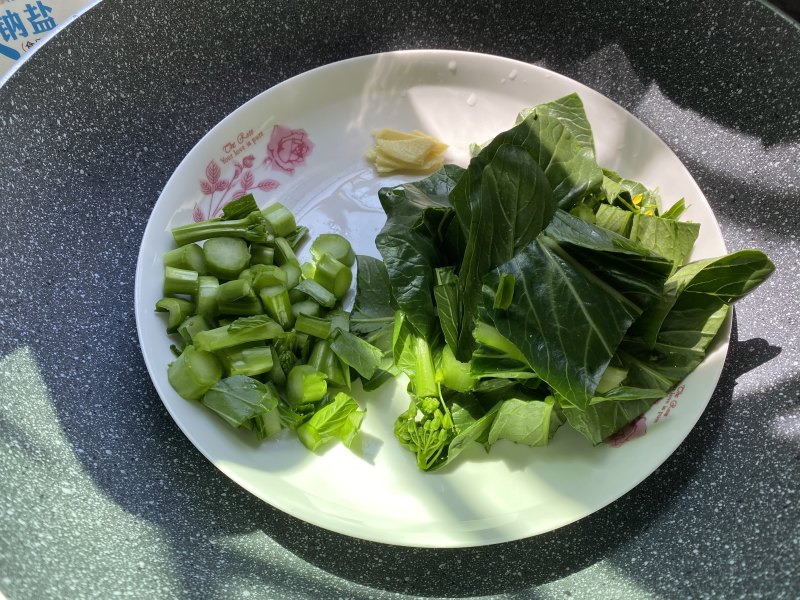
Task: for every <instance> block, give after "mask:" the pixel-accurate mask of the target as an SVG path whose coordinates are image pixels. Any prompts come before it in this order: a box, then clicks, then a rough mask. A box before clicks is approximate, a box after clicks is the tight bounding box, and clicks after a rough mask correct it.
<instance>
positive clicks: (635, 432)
mask: <svg viewBox="0 0 800 600" xmlns="http://www.w3.org/2000/svg"><path fill="white" fill-rule="evenodd" d="M645 433H647V417H646V416H644V415H642V416H641V417H639V418H638V419H636V420H634V421H631V422H630V423H628V424H627V425H625V427H623V428H622V429H620V430H619V431H618V432H617V433H615V434H614V435H612V436H611V437H610V438H608V444H609V445H610V446H611V447H612V448H619V447H620V446H622V444H624V443H626V442H630V441H631V440H635V439H636V438H640V437H642V436H643V435H644V434H645Z"/></svg>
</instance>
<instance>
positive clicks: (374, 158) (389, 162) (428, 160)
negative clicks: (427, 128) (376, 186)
mask: <svg viewBox="0 0 800 600" xmlns="http://www.w3.org/2000/svg"><path fill="white" fill-rule="evenodd" d="M372 135H373V137H374V138H375V146H374V147H373V148H372V149H371V150H369V151H368V152H367V154H366V158H367V160H368V161H369V162H371V163H372V164H374V165H375V170H376V171H377V172H378V173H379V174H380V175H389V174H391V173H431V172H433V171H436V170H437V169H439V168H441V166H442V164H443V163H444V153H445V151H446V150H447V144H445V143H443V142H440V141H439V140H437V139H436V138H435V137H433V136H431V135H427V134H426V133H423V132H421V131H419V130H414V131H412V132H411V133H406V132H404V131H398V130H396V129H378V130H376V131H375V132H373V134H372Z"/></svg>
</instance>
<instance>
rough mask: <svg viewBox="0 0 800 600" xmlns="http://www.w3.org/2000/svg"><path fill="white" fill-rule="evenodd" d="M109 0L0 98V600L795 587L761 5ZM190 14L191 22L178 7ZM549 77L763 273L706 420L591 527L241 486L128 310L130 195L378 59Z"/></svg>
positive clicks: (799, 590)
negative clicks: (304, 78) (615, 129)
mask: <svg viewBox="0 0 800 600" xmlns="http://www.w3.org/2000/svg"><path fill="white" fill-rule="evenodd" d="M331 6H333V5H330V4H327V3H322V2H316V3H314V2H303V1H296V2H284V1H278V2H272V3H269V4H266V3H260V2H254V1H251V0H237V1H235V2H233V1H228V0H219V1H217V2H214V3H211V4H208V5H204V8H202V9H201V10H199V9H198V8H199V5H198V4H197V3H195V2H191V1H189V0H158V1H155V0H145V1H138V2H133V1H124V2H122V1H116V0H105V1H104V2H102V3H101V4H100V5H99V6H97V7H96V8H93V9H92V10H91V11H89V12H88V13H87V14H86V15H84V16H83V17H81V18H80V19H78V21H76V22H75V23H74V24H73V25H71V26H70V27H68V28H67V29H66V30H65V31H64V32H62V33H60V34H58V35H57V36H56V37H55V38H54V39H52V40H51V41H50V42H48V43H47V44H46V45H45V46H44V47H42V48H40V49H39V50H38V51H37V52H36V53H35V54H34V55H33V56H32V57H31V59H30V60H29V61H28V62H27V63H26V64H25V65H24V66H23V67H22V68H21V69H20V70H19V71H18V72H17V73H16V74H15V75H14V76H13V77H12V78H11V79H10V80H9V81H8V83H7V84H6V85H5V86H3V87H2V88H0V132H2V135H0V249H1V250H2V251H1V252H0V282H2V283H1V284H0V591H2V592H3V593H4V594H5V595H6V596H8V597H9V598H10V599H11V600H23V599H36V600H38V599H43V598H68V599H71V598H104V599H106V598H114V597H132V598H309V599H314V600H317V599H329V598H330V599H333V598H363V599H367V598H375V599H387V598H401V597H409V596H417V595H422V596H428V597H474V596H486V597H497V598H500V597H502V598H542V599H544V598H573V599H577V598H586V599H591V600H594V599H605V598H626V599H627V598H726V599H728V598H787V599H790V598H797V597H800V561H798V560H797V556H798V554H799V553H800V494H799V493H798V490H800V366H799V364H798V361H800V358H799V357H798V349H797V345H798V324H799V323H800V285H798V277H797V273H798V270H799V269H800V261H799V260H798V257H799V256H800V252H798V239H797V236H798V235H800V216H798V215H799V214H800V95H799V94H798V93H797V90H798V88H799V87H800V30H798V29H797V28H796V27H795V26H793V25H791V24H790V23H789V22H788V21H785V20H783V19H782V18H781V17H780V16H779V15H777V14H775V13H773V12H771V11H770V10H769V9H767V8H766V7H765V6H763V5H762V4H760V3H758V2H741V1H735V2H726V3H722V2H717V3H705V2H699V3H698V2H692V1H679V0H672V1H667V0H661V1H659V2H623V1H616V0H612V1H609V2H604V3H597V2H581V1H574V0H569V1H564V2H555V1H553V2H539V3H523V2H506V3H497V2H495V3H491V2H489V3H487V2H473V1H468V2H463V3H453V2H441V1H439V0H432V1H431V2H425V3H422V2H420V3H417V2H400V3H397V4H396V5H392V4H386V3H383V2H377V1H375V0H363V1H352V0H343V1H342V2H339V3H336V4H335V9H333V8H331ZM201 13H202V14H201ZM433 47H438V48H457V49H463V50H472V51H478V52H488V53H493V54H500V55H505V56H509V57H512V58H517V59H521V60H524V61H528V62H533V63H536V64H539V65H542V66H546V67H548V68H550V69H553V70H555V71H559V72H561V73H564V74H565V75H568V76H570V77H573V78H575V79H577V80H579V81H581V82H583V83H585V84H587V85H589V86H592V87H594V88H595V89H597V90H599V91H600V92H602V93H604V94H606V95H607V96H609V97H611V98H612V99H614V100H616V101H617V102H619V103H620V104H622V105H623V106H625V107H626V108H627V109H628V110H630V111H631V112H633V113H634V114H635V115H636V116H638V117H639V118H640V119H642V120H643V121H644V122H645V123H646V124H647V125H649V126H650V127H651V128H652V129H653V130H655V131H656V132H657V133H658V134H659V135H660V136H661V137H662V138H663V139H664V140H665V141H666V142H667V143H668V144H669V145H670V146H671V147H672V148H673V149H674V150H675V152H676V153H677V154H678V155H679V156H680V158H681V159H682V160H683V161H684V162H685V164H686V165H687V166H688V168H689V170H690V171H691V173H692V175H693V176H694V177H695V178H696V180H697V182H698V183H699V184H700V186H701V188H702V189H703V191H704V192H705V194H706V196H707V197H708V200H709V201H710V203H711V205H712V207H713V209H714V210H715V212H716V214H717V217H718V219H719V221H720V224H721V226H722V229H723V232H724V235H725V239H726V242H727V244H728V247H729V249H731V250H734V249H739V248H743V247H757V248H761V249H763V250H765V251H766V252H767V253H768V254H769V255H770V256H771V257H772V258H773V260H774V261H775V263H776V264H777V265H778V270H777V272H776V273H775V275H774V277H773V278H772V279H771V280H770V281H769V283H768V284H767V285H766V286H764V287H763V288H761V289H760V290H759V291H758V292H757V294H755V295H754V296H751V297H750V298H748V299H747V300H746V301H744V302H742V303H741V304H740V305H739V306H738V308H737V312H736V320H735V326H734V334H733V339H732V344H731V351H730V354H729V357H728V361H727V363H726V368H725V371H724V373H723V375H722V379H721V381H720V384H719V387H718V389H717V391H716V393H715V395H714V397H713V398H712V400H711V403H710V405H709V408H708V410H707V411H706V413H705V414H704V416H703V417H702V419H701V420H700V422H699V423H698V425H697V427H696V428H695V429H694V431H693V432H692V433H691V434H690V436H689V437H688V438H687V440H686V441H685V442H684V443H683V444H682V445H681V446H680V448H679V449H678V451H677V452H676V453H675V454H674V455H673V456H672V457H671V458H670V459H669V460H668V461H667V462H666V463H665V464H664V465H663V466H662V467H661V468H660V469H658V471H656V472H655V473H654V474H653V475H652V476H651V477H650V478H648V479H647V480H646V481H645V482H644V483H642V484H641V485H640V486H638V487H637V488H635V489H634V490H633V491H631V492H630V493H628V494H627V495H626V496H624V497H623V498H622V499H620V500H619V501H617V502H615V503H614V504H612V505H610V506H608V507H607V508H605V509H603V510H601V511H600V512H598V513H596V514H594V515H592V516H591V517H589V518H587V519H585V520H583V521H581V522H579V523H576V524H574V525H571V526H569V527H566V528H564V529H562V530H559V531H557V532H554V533H551V534H547V535H543V536H540V537H537V538H533V539H528V540H523V541H519V542H514V543H508V544H502V545H498V546H492V547H486V548H473V549H466V550H439V551H437V550H415V549H409V548H396V547H390V546H382V545H378V544H374V543H368V542H362V541H358V540H353V539H349V538H346V537H343V536H340V535H337V534H332V533H329V532H327V531H324V530H321V529H318V528H316V527H313V526H311V525H307V524H305V523H303V522H300V521H298V520H296V519H294V518H292V517H289V516H287V515H285V514H282V513H280V512H279V511H277V510H274V509H272V508H271V507H270V506H268V505H266V504H264V503H262V502H261V501H259V500H257V499H255V498H253V497H251V496H250V495H249V494H247V493H246V492H244V491H242V490H241V489H239V488H238V487H237V486H236V485H235V484H233V483H232V482H230V481H229V480H228V479H227V478H225V477H224V476H223V475H221V474H220V473H219V472H218V471H216V470H215V468H214V467H213V466H212V465H211V464H210V463H209V462H208V461H207V460H206V459H205V458H203V456H201V455H200V453H199V452H197V451H196V450H195V448H194V447H193V446H192V445H191V444H190V443H189V441H188V440H187V439H186V438H185V437H184V435H183V434H182V433H181V432H180V431H179V430H178V428H177V427H176V426H175V425H174V423H173V421H172V420H171V419H170V417H169V415H168V414H167V412H166V410H165V409H164V407H163V405H162V403H161V401H160V400H159V398H158V396H157V395H156V393H155V391H154V389H153V388H152V386H151V384H150V381H149V378H148V375H147V372H146V370H145V366H144V363H143V361H142V358H141V355H140V352H139V348H138V342H137V337H136V331H135V326H134V316H133V301H132V298H133V276H134V270H135V258H136V253H137V250H138V245H139V241H140V239H141V236H142V232H143V230H144V226H145V223H146V221H147V218H148V215H149V212H150V210H151V208H152V206H153V204H154V202H155V201H156V199H157V197H158V195H159V192H160V190H161V188H162V187H163V185H164V184H165V182H166V180H167V178H168V177H169V175H170V174H171V172H172V171H173V169H174V168H175V167H176V166H177V164H178V163H179V162H180V160H181V159H182V157H183V156H184V155H185V154H186V153H187V152H188V150H189V149H190V148H191V147H192V146H193V145H194V144H195V143H196V141H197V140H198V139H199V138H200V137H201V136H202V135H203V134H204V133H205V132H206V131H207V130H208V129H209V128H211V127H212V126H213V125H214V124H216V123H217V122H218V121H219V120H220V119H221V118H222V117H224V116H225V115H226V114H228V113H229V112H230V111H231V110H233V109H234V108H236V107H237V106H239V105H240V104H242V103H243V102H244V101H246V100H247V99H249V98H250V97H252V96H254V95H255V94H257V93H259V92H260V91H262V90H264V89H266V88H268V87H270V86H272V85H274V84H276V83H278V82H280V81H282V80H283V79H285V78H287V77H289V76H292V75H295V74H297V73H300V72H303V71H305V70H307V69H309V68H312V67H316V66H319V65H322V64H325V63H328V62H332V61H334V60H338V59H342V58H347V57H350V56H356V55H361V54H368V53H373V52H379V51H384V50H393V49H401V48H433Z"/></svg>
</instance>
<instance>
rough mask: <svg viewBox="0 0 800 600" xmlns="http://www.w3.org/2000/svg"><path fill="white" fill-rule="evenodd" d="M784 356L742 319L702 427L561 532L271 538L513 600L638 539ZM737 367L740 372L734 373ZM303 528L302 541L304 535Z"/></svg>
mask: <svg viewBox="0 0 800 600" xmlns="http://www.w3.org/2000/svg"><path fill="white" fill-rule="evenodd" d="M778 353H780V348H777V347H775V346H770V345H769V344H768V343H767V342H766V341H764V340H762V339H752V340H748V341H746V342H739V341H738V340H737V337H736V322H735V319H734V328H733V332H732V337H731V345H730V354H729V359H728V360H727V361H726V366H725V369H724V370H723V372H722V376H721V378H720V381H719V384H718V386H717V389H716V391H715V393H714V396H713V398H712V400H711V402H710V404H709V406H708V408H707V410H706V412H705V413H704V414H703V416H702V417H701V420H700V423H699V424H698V427H696V428H695V430H693V431H692V433H691V434H690V435H689V437H688V438H687V439H686V440H685V441H684V443H683V444H682V445H681V446H680V447H679V449H678V450H677V451H676V452H675V454H673V455H672V457H670V458H669V459H668V460H667V462H666V463H665V464H664V465H662V466H661V467H660V468H659V469H658V470H657V471H656V472H655V473H654V474H653V475H651V476H650V477H649V478H647V479H646V480H645V481H644V482H643V483H642V484H640V485H639V486H637V487H636V488H634V489H633V490H632V491H631V492H629V493H628V494H626V495H625V496H623V497H622V498H620V499H619V500H617V501H616V502H614V503H612V504H611V505H609V506H607V507H606V508H604V509H602V510H600V511H598V512H596V513H594V514H592V515H590V516H588V517H586V518H585V519H583V520H581V521H579V522H577V523H573V524H571V525H568V526H566V527H563V528H561V529H559V530H556V531H553V532H550V533H546V534H543V535H540V536H537V537H534V538H529V539H525V540H520V541H515V542H509V543H504V544H497V545H492V546H484V547H476V548H466V549H420V548H404V547H396V546H386V545H382V544H376V543H371V542H358V543H354V541H353V540H352V539H350V538H348V537H345V536H341V535H338V534H334V533H331V532H328V531H325V530H322V529H318V528H316V527H312V526H308V525H305V524H303V523H299V522H298V523H297V525H296V526H295V527H293V528H291V529H289V530H286V529H284V528H282V527H279V528H275V529H270V528H269V527H268V528H267V533H268V534H269V535H270V536H271V537H272V538H273V539H274V540H276V541H277V542H279V543H280V544H281V545H282V546H284V547H285V548H286V549H287V550H289V551H291V552H292V553H294V554H295V555H297V556H299V557H300V558H302V559H303V560H305V561H307V562H309V563H311V564H313V565H315V566H317V567H319V568H321V569H324V570H326V571H328V572H330V573H333V574H334V575H337V576H339V577H342V578H345V579H348V580H350V581H353V582H355V583H358V584H361V585H365V586H369V587H375V588H380V589H385V590H389V591H393V592H400V593H405V594H413V595H420V596H444V597H466V596H475V595H484V594H498V593H510V592H514V591H518V590H523V589H528V588H531V587H535V586H538V585H542V584H546V583H549V582H552V581H556V580H559V579H563V578H564V577H567V576H569V575H571V574H573V573H576V572H578V571H581V570H583V569H585V568H587V567H589V566H591V565H593V564H595V563H597V562H598V561H600V560H603V559H604V558H606V557H609V556H610V555H612V554H613V553H614V551H615V549H616V548H618V547H619V546H621V545H624V544H625V543H626V542H627V541H629V540H631V539H634V538H636V536H637V535H639V534H640V533H641V532H643V531H645V530H646V529H647V528H648V526H649V525H650V524H651V523H652V522H653V521H655V520H656V519H657V518H658V516H659V514H660V513H661V512H662V511H663V510H665V509H667V508H668V507H669V506H670V504H671V502H672V500H673V499H675V498H676V497H678V496H680V495H681V493H682V491H683V489H684V487H685V486H686V484H687V482H689V481H691V479H692V477H693V476H694V473H695V471H696V470H697V468H698V465H700V464H701V462H702V460H701V459H702V457H703V455H704V453H705V452H706V450H707V449H708V448H709V447H711V446H712V445H713V443H714V440H715V439H716V437H717V436H718V434H719V431H720V427H721V425H722V423H723V421H724V417H725V413H726V411H727V409H728V407H729V406H730V404H731V399H732V396H733V390H734V387H735V385H736V379H737V378H738V377H739V376H741V375H742V374H744V373H746V372H748V371H750V370H752V369H754V368H756V367H758V366H759V365H761V364H763V363H764V362H767V361H768V360H771V359H772V358H774V357H775V356H777V354H778ZM731 365H739V366H738V368H736V369H734V368H733V367H732V366H731ZM688 457H691V459H689V458H688ZM476 485H480V483H479V482H476ZM654 499H657V501H654ZM298 529H302V534H300V535H298V533H299V532H298ZM342 556H347V560H342ZM544 558H547V560H546V561H544V560H543V559H544ZM411 565H414V567H413V568H412V566H411ZM419 565H425V567H424V568H420V567H419Z"/></svg>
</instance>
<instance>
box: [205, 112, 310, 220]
mask: <svg viewBox="0 0 800 600" xmlns="http://www.w3.org/2000/svg"><path fill="white" fill-rule="evenodd" d="M313 149H314V144H313V143H312V142H311V140H310V139H309V138H308V134H307V133H306V131H305V129H290V128H289V127H284V126H283V125H275V127H273V129H272V134H271V135H270V139H269V142H268V143H267V147H266V157H265V158H264V160H263V161H262V162H260V163H258V164H256V157H255V155H253V154H248V155H247V156H245V157H244V158H242V160H241V161H238V160H237V161H234V162H233V173H232V174H231V176H230V177H229V178H224V177H223V176H222V169H221V168H220V166H219V165H218V164H217V161H216V160H212V161H211V162H210V163H208V165H207V166H206V172H205V178H201V179H200V191H201V192H202V193H203V196H204V198H203V200H201V201H200V202H196V203H195V205H194V208H193V210H192V219H193V220H194V221H195V222H198V221H204V220H206V219H213V218H215V217H219V216H220V215H222V208H223V207H224V206H225V205H226V204H228V203H229V202H230V201H232V200H236V199H237V198H240V197H242V196H244V195H245V194H248V193H250V192H252V191H253V190H256V189H258V190H261V191H262V192H271V191H272V190H274V189H276V188H277V187H278V186H280V182H279V181H277V180H275V179H272V178H265V179H259V180H258V181H256V175H255V171H256V170H258V169H265V170H269V169H272V170H275V171H279V172H281V173H286V174H288V175H294V171H295V169H296V168H297V167H300V166H302V165H303V164H305V162H306V157H307V156H308V155H309V154H310V153H311V151H312V150H313ZM206 198H207V199H206Z"/></svg>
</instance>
